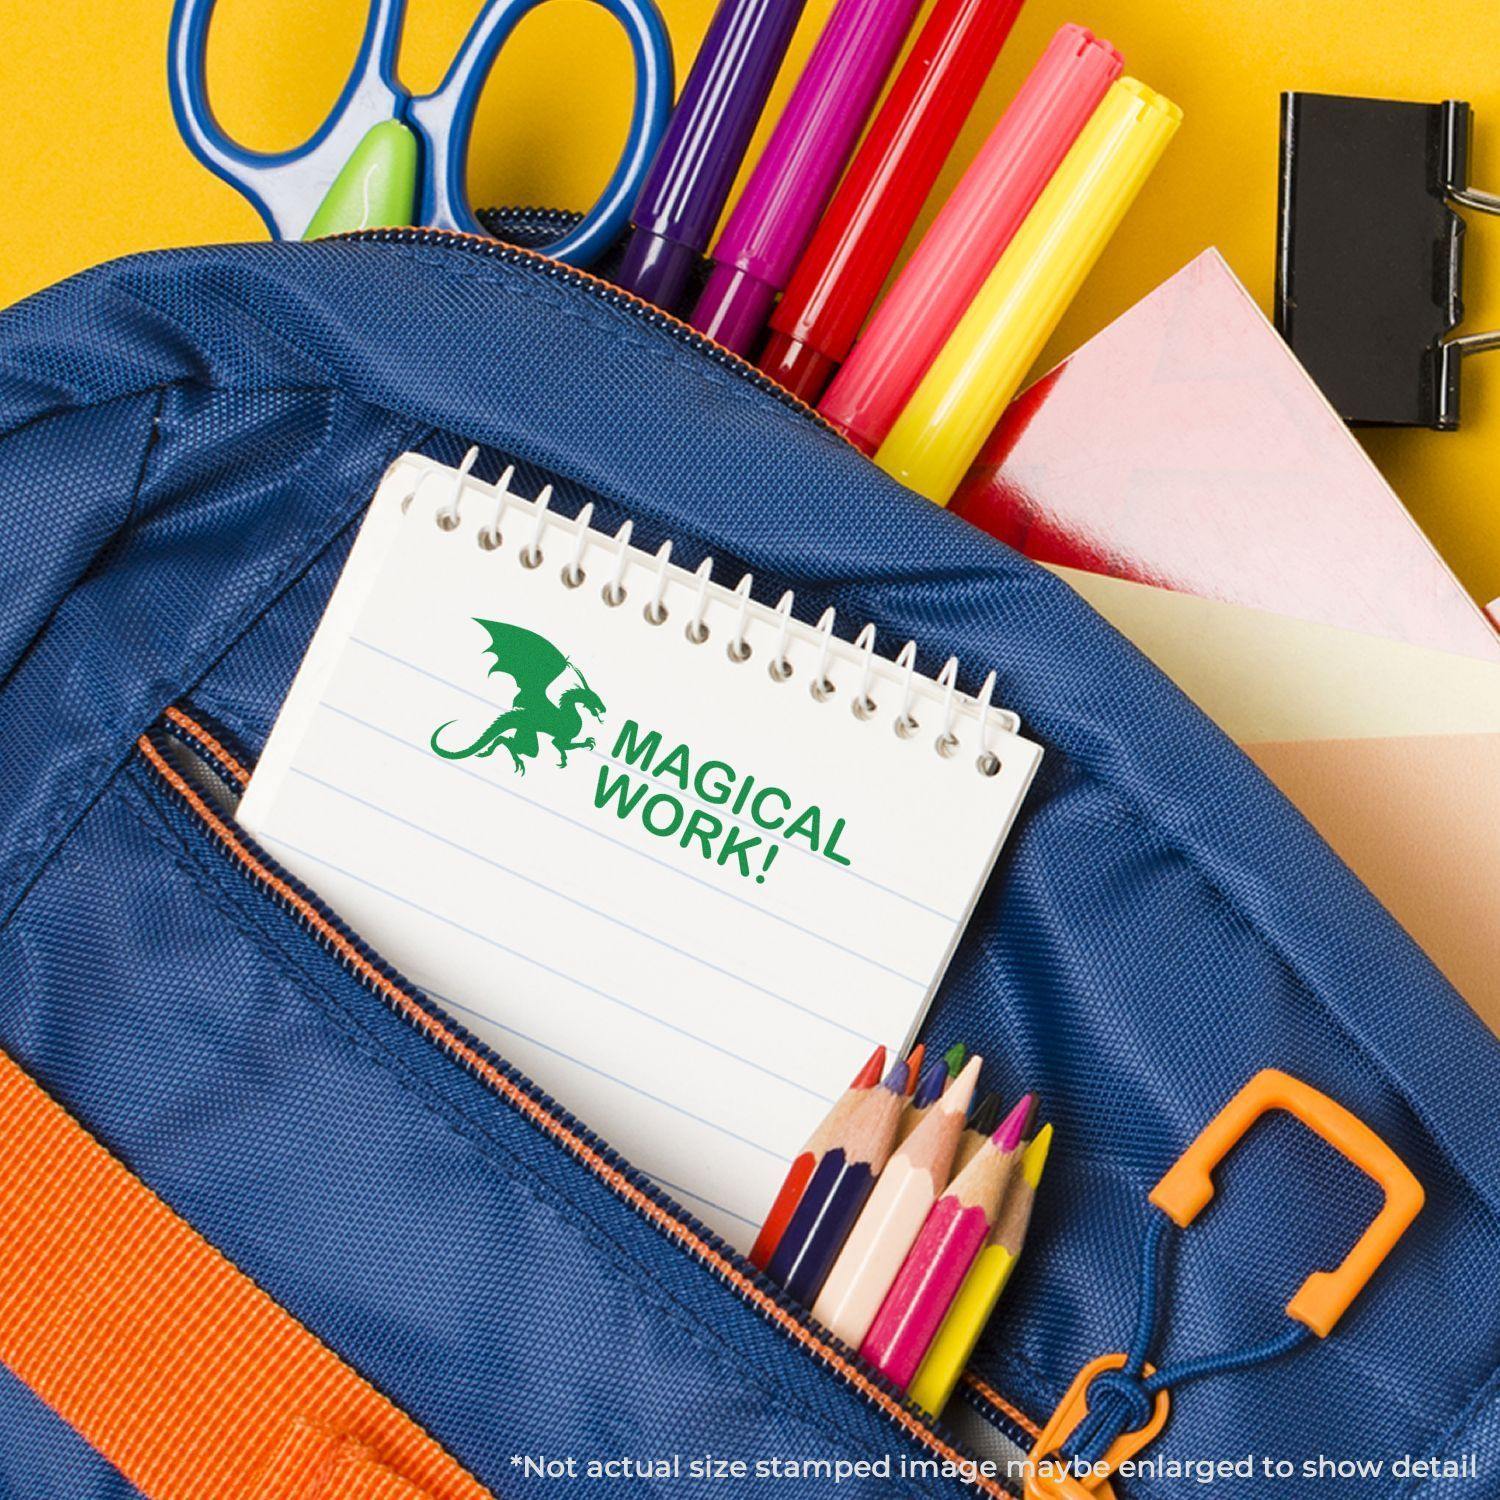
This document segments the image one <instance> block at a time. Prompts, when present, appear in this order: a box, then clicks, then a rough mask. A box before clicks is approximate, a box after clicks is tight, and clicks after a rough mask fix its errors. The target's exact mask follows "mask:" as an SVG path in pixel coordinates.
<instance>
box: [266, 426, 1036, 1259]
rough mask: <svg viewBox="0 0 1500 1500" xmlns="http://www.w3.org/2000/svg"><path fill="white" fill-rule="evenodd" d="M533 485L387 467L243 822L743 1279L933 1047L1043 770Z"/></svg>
mask: <svg viewBox="0 0 1500 1500" xmlns="http://www.w3.org/2000/svg"><path fill="white" fill-rule="evenodd" d="M511 482H512V481H511V478H510V476H509V475H507V476H505V477H504V478H502V480H501V481H500V482H499V483H497V484H496V485H488V484H482V483H480V482H478V481H477V480H475V479H473V478H472V477H471V476H470V475H468V474H467V473H466V472H465V469H464V468H463V467H461V468H459V469H453V468H448V467H445V466H443V465H441V464H437V463H434V462H432V461H431V460H428V459H424V458H420V457H417V456H414V455H406V456H405V457H403V458H402V459H400V460H398V461H397V462H396V463H395V464H394V465H393V466H392V468H391V469H390V471H389V472H388V473H387V475H386V477H385V479H384V480H383V481H382V483H381V485H380V487H379V490H378V492H377V494H376V496H375V499H374V501H373V503H372V505H371V508H370V511H369V514H368V516H367V518H366V520H365V523H364V525H363V527H362V528H361V530H360V534H359V536H358V538H357V539H356V541H355V544H354V548H353V551H352V552H351V554H350V557H349V561H348V563H347V565H346V566H345V569H344V572H343V575H342V577H341V578H340V580H339V583H338V587H337V589H336V590H335V592H334V595H333V598H332V600H331V601H330V603H329V606H328V609H327V611H326V612H325V614H324V616H323V619H322V622H321V623H320V625H319V627H318V630H317V633H316V635H315V637H314V640H313V643H312V646H311V647H310V649H309V651H308V653H307V656H306V658H305V659H304V661H303V664H302V666H301V669H300V670H299V672H298V675H297V678H296V681H295V682H294V683H293V685H292V690H291V693H290V694H289V696H288V698H287V701H286V703H285V705H284V707H283V709H282V712H281V715H280V717H279V719H278V721H277V723H276V725H275V728H274V730H273V731H272V734H271V737H270V739H269V741H268V743H267V745H266V749H265V753H264V755H263V756H262V757H261V761H260V764H259V766H258V767H257V769H256V771H255V774H254V776H253V778H252V780H251V783H250V786H249V789H248V791H247V792H246V794H245V797H244V800H243V802H242V804H241V808H240V818H241V821H242V822H243V823H244V825H245V826H246V827H247V828H248V829H249V830H250V831H251V832H252V833H253V834H255V835H256V836H257V837H258V838H259V839H260V840H261V842H262V843H263V844H265V845H266V847H267V848H268V849H269V850H270V851H271V852H272V853H273V854H274V855H275V856H276V857H277V858H278V859H280V860H281V862H282V863H283V864H285V865H286V866H287V867H288V868H289V869H290V870H291V871H292V872H293V873H294V874H296V875H298V876H299V877H300V878H301V879H303V880H304V881H305V882H306V883H307V884H308V885H309V886H311V887H312V888H313V889H314V890H315V891H317V892H318V894H319V895H320V896H322V897H323V898H324V899H325V900H326V901H327V902H328V903H329V905H330V906H332V907H333V909H334V910H335V911H337V912H338V913H339V914H340V915H341V916H342V917H343V918H344V919H345V920H346V921H347V922H348V923H349V924H350V925H351V926H352V927H353V928H354V929H355V930H356V931H358V932H360V933H361V935H362V936H364V937H365V938H366V939H367V940H368V941H370V942H371V943H372V944H373V946H374V947H376V948H377V949H378V950H379V951H380V952H381V953H382V954H384V956H385V957H386V958H387V959H389V960H390V961H391V962H392V963H393V964H395V965H396V966H397V967H398V968H399V969H400V970H402V971H403V972H404V973H405V974H406V975H407V976H408V977H409V978H410V979H411V980H413V981H414V982H415V983H417V984H419V985H421V986H422V987H423V988H424V989H425V990H426V991H427V992H428V993H429V994H430V995H432V996H433V998H434V999H435V1000H436V1001H437V1002H438V1003H439V1004H441V1005H443V1006H445V1007H447V1008H449V1009H450V1010H451V1011H453V1012H454V1013H455V1014H456V1015H458V1016H460V1017H461V1018H462V1019H463V1020H464V1021H465V1022H466V1023H467V1024H468V1026H469V1027H470V1028H471V1029H472V1030H473V1031H474V1032H475V1033H476V1034H477V1035H479V1036H480V1037H481V1038H483V1039H484V1040H485V1041H487V1042H489V1043H490V1044H491V1045H492V1046H493V1047H494V1048H495V1049H496V1050H497V1051H498V1052H499V1053H500V1054H501V1055H502V1056H504V1057H506V1058H507V1059H509V1060H510V1061H512V1062H514V1063H515V1064H516V1065H517V1066H518V1067H520V1068H521V1069H522V1070H523V1071H525V1072H526V1073H527V1074H529V1075H530V1076H531V1077H532V1078H533V1079H535V1080H536V1081H537V1082H538V1083H539V1084H540V1085H541V1086H542V1087H543V1088H545V1089H546V1090H547V1091H548V1092H549V1093H550V1094H552V1095H553V1096H554V1097H555V1098H557V1099H558V1100H559V1101H561V1103H563V1104H564V1105H565V1106H566V1107H567V1108H568V1109H570V1110H571V1111H572V1112H573V1113H574V1114H575V1115H577V1116H578V1117H579V1118H580V1119H581V1120H582V1121H583V1122H584V1123H585V1124H586V1125H588V1126H589V1127H591V1128H592V1129H593V1130H595V1131H596V1132H597V1133H598V1134H599V1135H601V1136H602V1137H603V1138H604V1139H605V1140H607V1141H608V1142H609V1143H610V1144H611V1145H612V1146H614V1147H615V1148H616V1149H618V1150H619V1151H621V1152H622V1153H623V1154H624V1155H625V1156H626V1157H628V1158H629V1159H630V1160H631V1161H632V1162H633V1163H635V1164H636V1165H637V1166H639V1167H640V1168H642V1169H643V1170H644V1171H646V1172H648V1173H650V1174H651V1175H652V1176H654V1177H655V1178H656V1179H657V1180H658V1181H659V1182H661V1183H662V1185H663V1186H664V1187H666V1188H667V1189H668V1190H669V1191H670V1192H672V1193H673V1194H674V1195H675V1196H677V1197H678V1198H680V1199H681V1200H682V1201H683V1202H684V1203H685V1204H686V1205H687V1206H688V1208H689V1209H691V1210H692V1211H693V1212H695V1213H697V1214H698V1215H699V1216H700V1217H701V1218H703V1219H704V1220H705V1221H706V1222H707V1223H709V1224H710V1225H711V1226H713V1227H714V1228H716V1229H717V1230H719V1231H720V1232H721V1233H722V1234H723V1235H724V1236H725V1237H726V1238H727V1239H728V1240H730V1241H731V1242H732V1243H734V1244H736V1245H739V1246H741V1247H743V1246H745V1245H748V1244H749V1242H750V1240H751V1239H752V1238H753V1237H754V1233H755V1228H756V1225H757V1223H758V1221H759V1219H760V1217H761V1216H762V1215H763V1213H764V1212H765V1210H766V1208H767V1206H768V1205H769V1203H770V1201H771V1199H772V1197H773V1196H774V1195H775V1192H776V1189H777V1187H778V1185H779V1183H780V1181H781V1178H782V1176H783V1174H784V1172H785V1168H786V1164H787V1162H788V1160H789V1159H790V1158H791V1157H792V1156H793V1155H794V1154H795V1153H796V1152H797V1150H798V1149H799V1148H800V1146H801V1144H802V1141H803V1139H804V1137H805V1136H806V1135H807V1134H808V1132H809V1131H810V1129H811V1128H812V1126H813V1125H814V1124H815V1123H816V1122H817V1121H818V1120H819V1119H820V1118H821V1117H822V1116H823V1114H824V1113H825V1112H826V1110H827V1109H828V1107H829V1105H830V1103H831V1102H832V1100H833V1098H834V1097H835V1096H836V1095H837V1094H838V1093H839V1092H840V1091H841V1089H842V1088H843V1086H844V1085H845V1084H846V1083H847V1082H848V1079H849V1077H850V1076H852V1075H853V1074H854V1073H855V1072H856V1071H857V1069H858V1068H859V1066H860V1064H861V1063H862V1062H863V1061H864V1060H865V1058H866V1057H867V1056H868V1055H869V1053H870V1051H871V1049H872V1047H873V1046H874V1045H875V1043H876V1042H885V1043H886V1044H887V1045H889V1046H892V1047H894V1046H897V1045H899V1044H901V1043H903V1041H905V1040H907V1039H909V1038H910V1036H911V1034H912V1033H913V1032H914V1030H915V1029H916V1027H917V1025H918V1023H919V1022H920V1021H921V1018H922V1015H923V1013H924V1011H925V1009H926V1006H927V1003H928V1001H929V999H930V998H931V995H932V992H933V990H934V989H935V988H936V986H937V983H938V980H939V979H940V978H941V976H942V973H943V969H944V967H945V966H946V964H947V962H948V959H949V956H950V955H951V953H952V952H953V949H954V946H955V944H956V943H957V941H958V938H959V935H960V933H961V932H962V930H963V926H964V923H965V921H966V920H967V918H968V915H969V912H970V911H971V909H972V908H973V905H974V901H975V899H976V897H977V895H978V892H979V890H980V889H981V887H982V886H983V884H984V881H985V879H986V877H987V876H988V874H989V871H990V869H991V867H992V865H993V864H994V861H995V857H996V855H997V854H998V852H999V849H1000V846H1001V844H1002V842H1003V841H1004V838H1005V836H1006V833H1007V832H1008V830H1009V828H1010V826H1011V823H1012V821H1013V820H1014V817H1015V814H1016V810H1017V808H1018V806H1019V804H1020V802H1021V799H1022V798H1023V796H1024V795H1025V792H1026V788H1027V785H1028V784H1029V782H1030V780H1031V777H1032V775H1033V773H1034V772H1035V769H1036V765H1037V762H1038V760H1039V759H1040V755H1041V752H1040V751H1039V750H1038V748H1037V747H1036V746H1035V745H1033V744H1031V743H1030V742H1028V741H1027V740H1025V739H1023V738H1021V737H1020V735H1019V733H1018V725H1017V723H1016V720H1015V718H1014V716H1013V715H1011V714H1009V713H1008V712H1006V711H1005V710H1004V709H1002V708H1000V707H998V706H996V705H994V704H992V703H991V702H990V701H989V699H990V697H991V695H992V690H993V686H994V678H993V676H991V678H990V679H989V680H988V682H987V683H986V684H985V687H984V689H983V690H982V691H981V694H980V698H979V699H978V700H976V699H974V698H971V697H969V696H967V695H965V694H963V693H960V692H959V691H958V690H957V687H956V679H957V671H958V667H957V663H956V662H952V661H950V662H949V663H948V664H947V666H946V667H945V668H944V669H943V671H942V672H941V673H940V674H939V677H938V679H937V680H936V681H934V680H931V679H929V678H926V677H923V676H921V675H919V674H918V673H917V672H916V670H915V654H916V650H915V647H914V646H913V645H907V646H905V647H903V648H902V649H901V650H900V652H899V653H898V654H897V655H896V657H895V659H894V660H889V659H887V658H886V657H885V656H884V655H883V654H882V653H881V652H880V651H878V650H877V649H876V647H877V643H876V639H875V631H874V629H873V627H870V626H866V627H865V628H864V629H863V630H861V631H860V632H859V634H858V635H857V637H856V638H855V639H854V640H852V641H850V640H847V639H844V638H843V637H842V635H841V634H840V633H838V632H836V630H835V621H834V618H833V615H832V611H829V612H827V613H825V614H824V615H823V617H822V619H821V620H820V621H818V622H817V623H816V624H815V625H811V624H808V623H805V622H803V621H800V620H798V619H797V618H796V617H795V616H794V615H793V613H792V602H793V601H792V599H791V596H790V595H787V596H785V597H783V598H782V599H780V600H779V601H762V600H760V599H759V598H758V597H757V595H756V590H755V586H754V582H753V580H752V579H750V578H745V579H743V580H740V581H739V582H738V583H737V584H736V585H734V586H733V587H725V586H722V585H721V584H720V583H718V582H716V581H715V580H714V579H713V576H712V565H711V560H710V561H705V562H704V563H703V564H702V565H701V566H700V567H699V568H698V569H697V570H696V571H686V570H684V569H682V568H680V567H678V566H677V565H675V564H674V563H673V562H672V561H671V548H670V544H664V545H663V546H662V547H661V549H660V550H659V551H658V552H655V553H648V552H643V551H641V550H639V549H637V548H634V547H632V546H631V545H630V526H629V524H628V523H627V524H626V525H625V526H624V527H622V528H621V529H620V531H619V532H617V533H616V534H614V535H609V534H606V533H603V532H600V531H597V530H595V529H593V528H592V527H591V526H590V524H589V523H590V509H589V507H585V508H584V510H583V511H582V512H580V514H579V515H578V516H577V517H574V518H567V517H563V516H561V515H559V514H557V513H555V512H552V511H551V510H550V509H549V501H550V491H546V490H544V491H543V492H542V493H541V494H540V495H539V496H537V497H536V498H535V499H526V498H522V497H520V496H518V495H516V494H514V493H512V491H511V489H510V483H511Z"/></svg>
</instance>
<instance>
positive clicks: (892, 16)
mask: <svg viewBox="0 0 1500 1500" xmlns="http://www.w3.org/2000/svg"><path fill="white" fill-rule="evenodd" d="M920 3H921V0H838V4H837V6H835V8H834V12H833V14H832V15H831V16H830V17H829V19H828V25H827V26H826V27H824V28H823V34H822V35H821V36H820V37H819V38H818V40H817V44H816V45H815V46H814V47H813V50H812V55H811V56H810V57H809V58H808V60H807V66H806V67H805V68H803V70H802V76H801V77H800V78H799V79H798V80H797V86H796V87H795V88H794V89H793V90H792V97H791V98H790V99H789V100H788V101H787V106H786V109H785V110H784V111H783V113H782V116H781V118H780V119H779V120H778V121H777V122H776V128H775V129H774V130H773V131H772V132H771V139H770V140H769V141H767V142H766V149H765V152H764V153H763V154H762V156H761V158H760V160H759V161H758V162H757V163H756V166H755V170H754V172H752V173H751V174H750V180H749V182H747V183H746V184H745V191H744V192H743V193H742V194H741V195H740V201H739V202H738V203H737V204H735V207H734V212H733V213H732V214H730V216H729V222H728V223H727V224H726V225H725V226H724V233H723V234H721V235H720V236H719V243H718V244H717V245H715V246H714V251H713V260H714V268H713V272H712V274H711V275H710V276H709V278H708V285H707V286H706V287H705V288H704V289H703V295H702V296H701V297H700V298H699V299H698V305H697V307H695V308H694V309H693V316H692V318H691V319H690V321H691V323H692V325H693V327H695V328H697V329H698V330H699V331H700V332H702V333H705V334H707V335H708V337H709V338H711V339H714V340H716V341H717V342H718V343H720V344H722V345H724V347H725V348H726V349H732V350H734V352H735V353H736V354H748V353H749V352H750V349H751V347H752V345H753V344H754V342H755V338H756V336H757V335H758V334H759V333H760V331H761V329H762V328H763V327H764V326H765V322H766V319H767V318H768V317H769V316H770V312H771V304H772V303H773V302H774V301H775V300H776V294H777V293H778V292H780V291H781V290H782V288H783V287H785V286H786V284H787V282H788V281H789V280H790V279H791V274H792V269H793V267H794V266H795V265H796V263H797V258H798V256H800V255H801V254H802V251H803V250H804V249H805V248H806V246H807V241H808V239H809V238H810V237H811V235H812V231H813V227H814V226H815V225H816V224H817V222H818V218H819V216H820V215H821V214H822V212H823V209H824V208H825V207H826V205H827V203H828V198H829V195H830V194H831V193H832V192H833V188H834V184H835V183H836V182H837V181H838V178H839V174H840V173H841V172H842V171H843V169H844V164H845V163H846V162H847V161H848V159H849V153H850V152H851V151H852V150H853V149H854V143H855V142H856V141H857V140H858V139H859V134H860V131H861V130H863V129H864V124H865V120H866V119H867V118H868V116H869V113H870V110H871V109H872V108H873V107H874V104H875V100H876V98H877V97H878V96H879V94H880V88H881V85H882V84H883V83H884V82H885V77H886V74H887V73H889V72H890V70H891V65H892V63H894V62H895V60H896V54H897V53H898V52H900V50H901V43H902V41H903V40H904V39H905V37H906V33H907V31H908V30H909V29H910V27H911V23H912V21H913V20H914V19H915V18H916V14H917V11H918V9H919V8H920Z"/></svg>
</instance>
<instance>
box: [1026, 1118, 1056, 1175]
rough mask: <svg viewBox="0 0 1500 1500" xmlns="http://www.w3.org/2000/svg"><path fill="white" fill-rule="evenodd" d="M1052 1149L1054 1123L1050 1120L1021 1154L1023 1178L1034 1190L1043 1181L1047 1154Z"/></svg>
mask: <svg viewBox="0 0 1500 1500" xmlns="http://www.w3.org/2000/svg"><path fill="white" fill-rule="evenodd" d="M1051 1148H1052V1122H1051V1121H1050V1120H1049V1121H1048V1122H1047V1123H1046V1124H1045V1125H1043V1126H1042V1128H1041V1129H1040V1130H1039V1131H1037V1133H1036V1135H1035V1136H1034V1137H1033V1139H1032V1141H1031V1144H1030V1145H1029V1146H1027V1148H1026V1149H1025V1151H1023V1152H1022V1153H1021V1176H1022V1177H1024V1178H1025V1179H1026V1184H1027V1186H1028V1187H1031V1188H1033V1189H1034V1188H1035V1187H1036V1185H1037V1183H1039V1182H1040V1181H1041V1180H1042V1169H1043V1168H1044V1167H1045V1166H1046V1165H1047V1152H1048V1151H1049V1150H1051Z"/></svg>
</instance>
